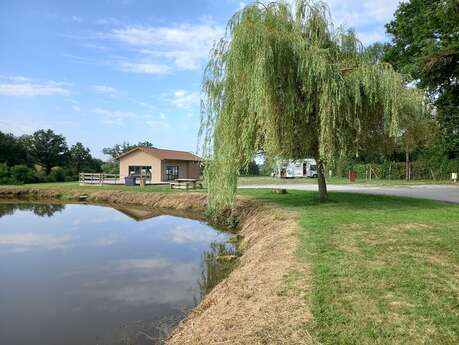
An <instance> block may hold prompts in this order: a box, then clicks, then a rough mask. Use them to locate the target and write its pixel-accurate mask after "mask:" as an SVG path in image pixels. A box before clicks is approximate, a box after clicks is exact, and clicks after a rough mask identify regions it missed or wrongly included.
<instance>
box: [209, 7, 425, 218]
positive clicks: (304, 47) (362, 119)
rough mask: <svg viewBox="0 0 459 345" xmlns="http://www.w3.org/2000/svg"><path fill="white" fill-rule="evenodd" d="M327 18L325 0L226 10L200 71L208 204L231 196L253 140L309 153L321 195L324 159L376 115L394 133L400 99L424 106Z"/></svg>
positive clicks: (403, 104) (272, 148) (287, 153)
mask: <svg viewBox="0 0 459 345" xmlns="http://www.w3.org/2000/svg"><path fill="white" fill-rule="evenodd" d="M329 18H330V16H329V13H328V8H327V7H326V5H324V4H323V3H321V2H317V3H316V2H308V1H305V0H299V1H297V2H296V8H295V9H294V10H292V8H291V7H290V6H289V5H288V4H286V3H285V2H271V3H269V4H267V5H263V4H254V5H250V6H247V7H245V8H244V9H242V10H240V11H239V12H237V13H236V14H235V15H234V16H233V18H232V19H231V20H230V22H229V24H228V27H227V34H226V36H225V37H224V38H222V39H221V40H220V41H219V43H218V44H217V45H216V46H215V47H214V49H213V50H212V52H211V56H210V60H209V63H208V65H207V68H206V70H205V75H204V81H203V92H204V94H205V96H206V98H205V100H204V105H203V115H202V121H201V135H202V136H203V137H204V148H203V149H204V154H205V155H206V156H207V157H209V158H211V159H210V160H209V164H208V166H207V169H206V170H205V176H206V179H207V182H208V190H209V207H210V208H211V209H221V208H222V207H225V206H228V205H230V204H231V203H232V201H233V200H234V195H235V192H236V183H237V175H238V173H239V171H240V168H241V166H242V167H243V166H247V165H248V164H249V163H250V161H251V159H252V157H253V155H254V153H255V152H256V151H259V150H262V151H264V152H265V153H266V155H267V157H268V158H275V159H278V158H288V159H300V158H304V157H311V156H312V157H315V158H316V160H317V163H318V175H319V177H318V184H319V194H320V199H321V200H325V199H326V198H327V188H326V184H325V176H324V164H326V163H327V162H329V161H331V160H332V159H333V157H335V156H336V152H337V150H341V149H343V148H344V149H351V148H352V149H354V150H358V149H359V138H360V137H361V136H362V134H365V132H366V130H367V128H372V127H374V126H375V124H379V125H382V126H383V128H384V129H385V131H386V132H387V133H388V135H391V136H395V135H397V133H398V129H399V123H400V119H401V118H402V115H403V112H404V111H405V110H406V109H409V110H410V111H419V112H421V111H422V95H421V94H419V93H418V92H417V90H415V89H409V88H406V87H405V86H404V84H403V80H402V78H401V77H400V75H399V74H398V73H396V72H394V70H393V69H392V67H391V66H389V65H388V64H382V63H372V61H369V58H368V57H367V55H366V54H364V52H365V51H364V49H363V47H362V45H361V43H360V42H359V41H358V39H357V37H356V34H355V33H354V32H353V31H351V30H349V31H336V32H335V31H333V28H332V25H331V23H330V22H329Z"/></svg>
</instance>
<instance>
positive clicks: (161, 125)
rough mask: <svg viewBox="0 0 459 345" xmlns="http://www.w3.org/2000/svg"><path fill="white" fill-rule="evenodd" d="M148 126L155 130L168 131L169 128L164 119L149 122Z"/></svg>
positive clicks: (147, 122)
mask: <svg viewBox="0 0 459 345" xmlns="http://www.w3.org/2000/svg"><path fill="white" fill-rule="evenodd" d="M146 124H147V125H148V126H150V127H151V128H153V129H166V128H169V123H167V122H166V121H164V119H161V118H160V119H158V120H155V119H153V120H148V121H146Z"/></svg>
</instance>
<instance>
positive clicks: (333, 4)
mask: <svg viewBox="0 0 459 345" xmlns="http://www.w3.org/2000/svg"><path fill="white" fill-rule="evenodd" d="M287 2H289V3H290V4H294V3H295V0H287ZM325 2H326V3H328V6H329V8H330V13H331V16H332V19H333V23H334V25H335V28H336V27H338V26H340V25H343V26H344V27H346V28H354V29H356V31H357V33H358V35H359V38H360V40H361V41H362V43H363V44H365V45H368V44H371V43H374V42H375V41H382V40H385V38H386V36H385V34H384V32H385V30H384V24H385V23H387V22H389V21H390V20H391V18H392V16H393V14H394V12H395V10H396V9H397V6H398V5H399V3H400V2H403V0H326V1H325Z"/></svg>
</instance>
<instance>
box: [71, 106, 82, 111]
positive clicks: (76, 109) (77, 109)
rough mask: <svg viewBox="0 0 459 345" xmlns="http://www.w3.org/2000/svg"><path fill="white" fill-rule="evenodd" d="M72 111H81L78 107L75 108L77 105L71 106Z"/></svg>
mask: <svg viewBox="0 0 459 345" xmlns="http://www.w3.org/2000/svg"><path fill="white" fill-rule="evenodd" d="M72 109H73V111H76V112H79V111H80V110H81V108H80V107H79V106H77V105H73V106H72Z"/></svg>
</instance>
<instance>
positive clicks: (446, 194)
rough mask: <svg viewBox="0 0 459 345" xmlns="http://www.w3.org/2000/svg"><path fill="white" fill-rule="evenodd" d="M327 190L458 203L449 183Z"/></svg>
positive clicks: (295, 187)
mask: <svg viewBox="0 0 459 345" xmlns="http://www.w3.org/2000/svg"><path fill="white" fill-rule="evenodd" d="M327 187H328V190H329V191H333V192H348V193H364V194H378V195H394V196H404V197H410V198H419V199H431V200H438V201H446V202H451V203H456V204H459V186H451V185H448V186H446V185H411V186H384V187H374V186H365V185H327ZM239 188H284V189H292V190H307V191H317V185H315V184H269V185H247V186H240V187H239Z"/></svg>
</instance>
